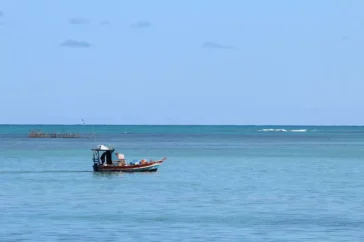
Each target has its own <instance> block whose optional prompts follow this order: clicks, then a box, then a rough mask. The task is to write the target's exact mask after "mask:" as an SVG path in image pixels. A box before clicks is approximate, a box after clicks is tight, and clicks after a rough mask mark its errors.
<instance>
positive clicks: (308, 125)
mask: <svg viewBox="0 0 364 242" xmlns="http://www.w3.org/2000/svg"><path fill="white" fill-rule="evenodd" d="M10 125H13V126H37V125H38V126H52V125H53V126H54V125H58V126H92V125H94V126H306V127H317V126H321V127H324V126H326V127H329V126H336V127H337V126H339V127H340V126H359V127H361V126H364V124H97V123H96V124H77V123H75V124H50V123H48V124H47V123H39V124H0V126H10Z"/></svg>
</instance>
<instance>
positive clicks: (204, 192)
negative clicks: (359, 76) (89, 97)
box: [0, 125, 364, 242]
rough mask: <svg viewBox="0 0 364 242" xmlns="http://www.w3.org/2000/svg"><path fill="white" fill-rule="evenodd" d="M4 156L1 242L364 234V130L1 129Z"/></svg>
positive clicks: (0, 156)
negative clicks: (95, 165) (114, 157)
mask: <svg viewBox="0 0 364 242" xmlns="http://www.w3.org/2000/svg"><path fill="white" fill-rule="evenodd" d="M33 129H41V130H42V131H45V132H48V131H49V132H77V133H80V134H81V135H82V136H85V137H82V138H77V139H33V138H28V137H27V135H28V132H29V131H30V130H33ZM99 144H104V145H113V146H114V147H115V149H116V150H117V151H119V152H121V153H123V154H125V156H126V159H127V160H133V159H142V158H147V159H149V158H153V159H158V158H163V157H164V156H166V157H167V160H166V161H165V162H164V163H163V164H162V166H161V167H160V168H159V170H158V172H156V173H149V174H142V173H139V174H138V173H135V174H124V173H113V174H101V173H94V172H93V171H92V160H91V158H92V152H91V150H90V149H91V148H94V147H96V146H97V145H99ZM0 160H1V161H0V165H1V166H0V184H1V186H0V211H1V212H0V241H125V242H126V241H259V242H260V241H261V242H263V241H264V242H267V241H305V242H306V241H310V242H311V241H364V127H359V126H358V127H350V126H347V127H319V126H311V127H303V126H300V127H298V126H264V127H263V126H97V125H95V126H91V125H90V126H89V125H74V126H54V125H53V126H51V125H50V126H41V125H39V126H26V125H24V126H21V125H19V126H16V125H2V126H0Z"/></svg>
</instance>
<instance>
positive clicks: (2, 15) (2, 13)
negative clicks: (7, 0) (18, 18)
mask: <svg viewBox="0 0 364 242" xmlns="http://www.w3.org/2000/svg"><path fill="white" fill-rule="evenodd" d="M1 17H4V12H3V11H1V10H0V18H1Z"/></svg>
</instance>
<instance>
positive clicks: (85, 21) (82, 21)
mask: <svg viewBox="0 0 364 242" xmlns="http://www.w3.org/2000/svg"><path fill="white" fill-rule="evenodd" d="M69 23H70V24H89V23H90V21H89V20H88V19H84V18H72V19H70V21H69Z"/></svg>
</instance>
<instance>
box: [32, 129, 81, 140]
mask: <svg viewBox="0 0 364 242" xmlns="http://www.w3.org/2000/svg"><path fill="white" fill-rule="evenodd" d="M28 138H81V135H80V134H79V133H71V132H67V133H60V132H43V131H41V130H31V131H30V132H29V134H28Z"/></svg>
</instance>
